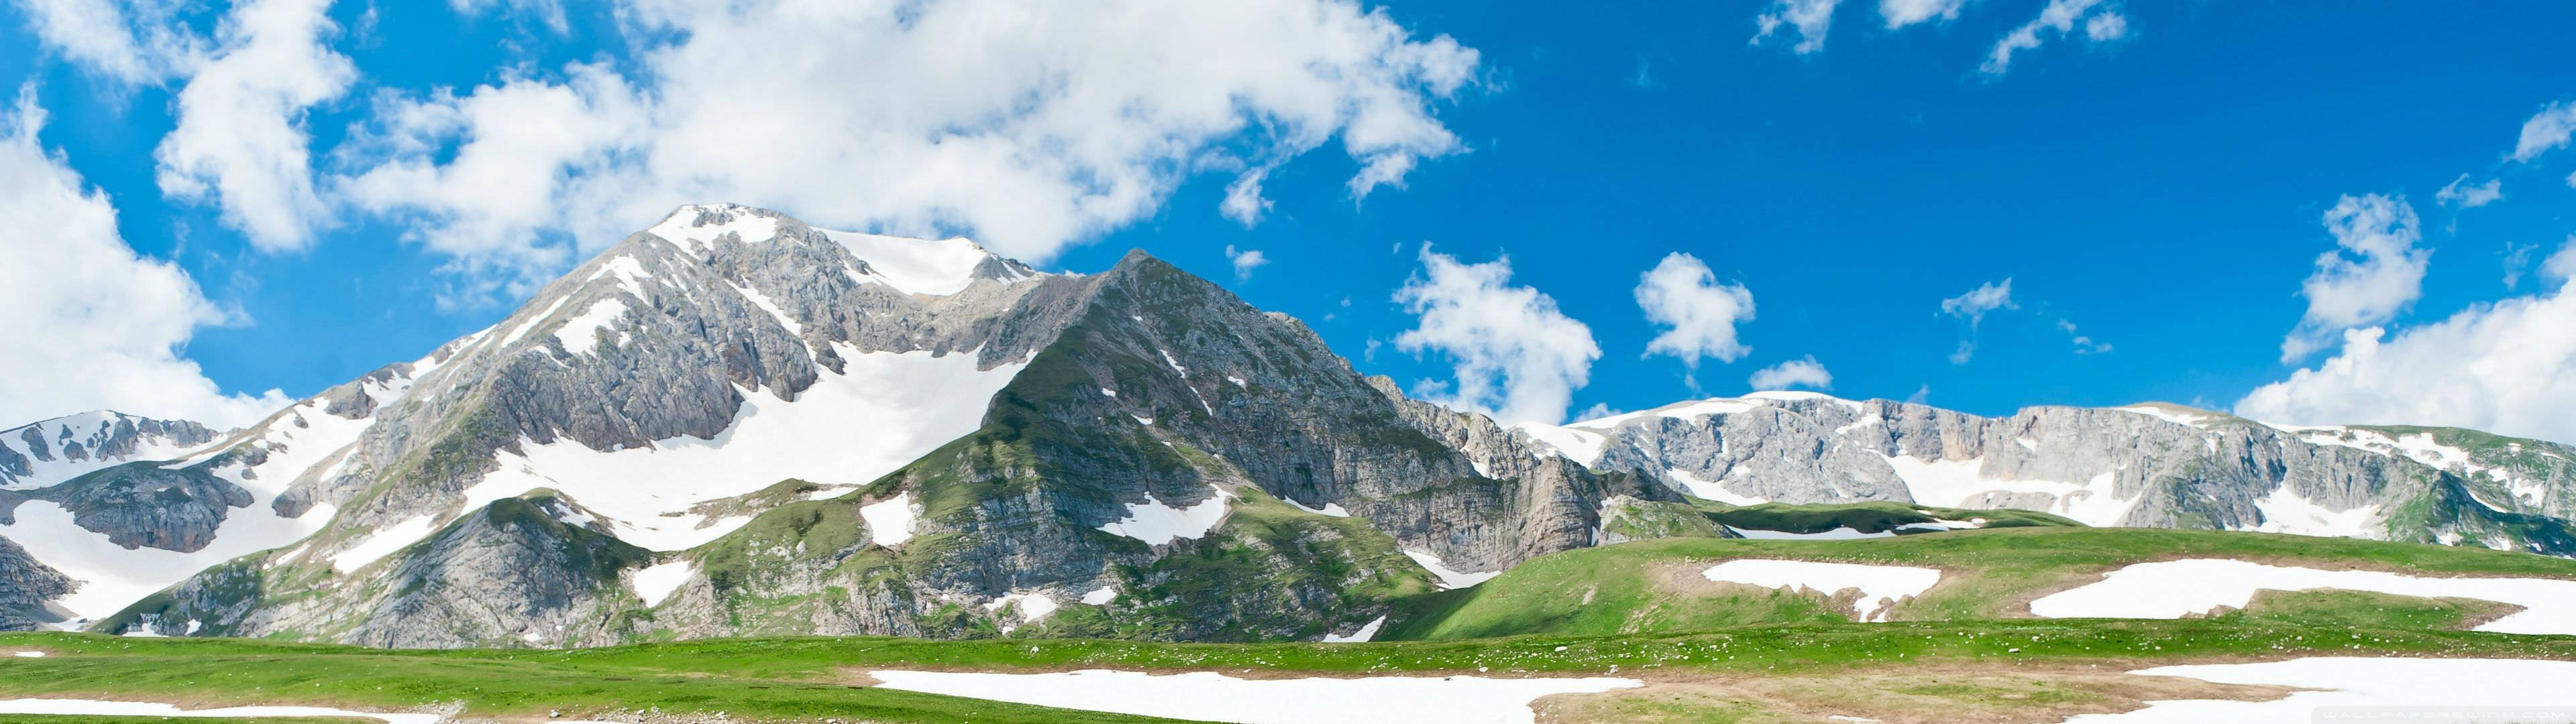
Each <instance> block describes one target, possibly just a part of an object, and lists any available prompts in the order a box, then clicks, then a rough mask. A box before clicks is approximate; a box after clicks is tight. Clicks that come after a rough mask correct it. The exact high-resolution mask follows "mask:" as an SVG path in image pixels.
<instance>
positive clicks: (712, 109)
mask: <svg viewBox="0 0 2576 724" xmlns="http://www.w3.org/2000/svg"><path fill="white" fill-rule="evenodd" d="M618 12H619V16H620V17H621V18H623V19H624V20H625V21H627V22H628V23H630V24H631V25H632V26H633V27H634V28H636V29H638V30H641V31H643V34H644V35H645V36H646V37H653V38H657V39H658V40H655V41H649V42H647V43H646V44H645V45H644V46H643V47H642V48H641V50H640V51H639V56H640V57H639V59H638V61H637V65H639V66H640V67H641V68H642V69H643V70H642V71H641V72H639V73H636V74H633V75H632V76H629V77H623V78H621V77H618V76H617V75H615V74H614V73H613V72H612V71H610V70H608V69H606V68H604V67H594V66H573V67H571V68H568V69H567V70H566V71H565V72H564V73H563V76H564V77H563V78H562V79H560V80H540V79H537V78H535V77H533V76H527V77H519V78H513V79H508V80H505V81H504V82H502V83H500V84H497V85H492V86H484V87H480V88H475V89H473V90H471V91H469V92H463V93H458V94H439V95H433V96H429V97H426V98H420V99H414V100H403V101H396V102H387V103H383V104H380V108H379V119H378V125H380V126H382V127H383V130H382V131H381V132H380V135H382V136H385V137H395V138H403V139H406V140H405V141H404V142H403V143H386V144H380V145H377V146H373V147H371V148H368V149H365V152H362V153H355V154H352V155H351V157H350V159H349V160H350V162H351V163H352V164H354V166H355V167H356V169H355V172H354V173H352V174H351V176H353V177H355V178H356V179H364V178H366V177H367V176H368V175H371V174H374V173H376V171H377V169H379V168H384V167H391V168H394V169H398V170H400V172H401V173H403V174H413V175H421V174H427V173H430V171H428V170H429V169H435V172H436V173H441V174H446V175H449V176H457V175H460V174H462V175H466V176H471V175H472V174H467V173H466V172H465V170H464V169H457V168H449V167H450V166H453V165H455V164H457V163H462V162H464V161H463V159H465V158H466V157H467V155H468V154H471V153H474V152H475V151H476V146H477V145H478V144H491V145H492V148H491V149H490V150H489V152H488V154H486V155H490V156H497V157H502V160H493V161H490V162H489V163H490V164H491V165H493V166H496V167H497V166H502V165H509V166H513V167H517V166H523V165H527V166H539V167H546V166H551V167H552V170H551V172H547V171H543V170H540V171H536V172H532V173H528V174H527V175H528V176H530V177H532V178H537V179H545V180H547V181H548V182H549V187H548V188H544V189H541V190H539V191H537V192H535V193H530V192H529V191H527V190H525V189H522V188H520V187H519V186H517V185H516V184H513V185H511V186H510V187H509V188H499V189H490V190H484V191H479V192H478V190H477V189H476V188H474V187H473V186H472V185H470V184H464V183H452V184H446V185H433V186H426V187H412V186H408V185H406V184H400V183H390V182H388V183H384V184H379V185H374V186H372V187H369V188H370V190H369V192H368V193H367V194H366V196H365V197H364V198H365V200H366V203H367V204H368V206H369V207H370V208H372V209H378V210H383V211H387V212H395V213H401V212H404V211H406V210H408V211H410V212H417V213H420V214H422V215H424V216H427V217H429V218H431V219H432V220H433V221H434V222H435V224H434V226H433V228H432V229H431V230H430V231H429V232H427V234H426V238H425V240H426V241H427V242H428V243H429V245H430V247H431V248H433V249H435V250H438V251H441V252H446V253H451V254H456V255H459V256H464V257H480V258H490V259H497V260H499V261H496V262H494V263H507V262H510V261H513V260H522V261H525V260H541V261H544V262H546V263H544V264H539V265H538V266H540V267H542V268H541V269H540V270H539V271H540V272H542V273H551V272H553V271H557V270H558V268H559V265H560V263H561V262H560V261H559V259H560V258H561V256H562V255H563V254H564V253H565V251H564V250H561V249H551V250H549V249H535V250H532V249H530V248H529V247H531V246H537V247H544V246H548V245H553V246H561V245H563V244H566V243H570V244H571V245H572V246H573V247H574V248H573V249H572V250H571V251H576V252H587V251H591V250H595V249H597V248H599V247H602V246H605V245H606V244H609V243H612V242H614V241H616V240H617V239H619V238H622V237H623V236H624V235H625V234H627V233H629V232H632V231H634V230H636V229H638V228H641V227H642V226H644V225H646V224H649V223H651V221H652V220H654V219H657V218H659V217H660V216H661V215H662V214H664V213H667V212H668V211H669V210H670V209H671V208H672V207H673V206H675V205H678V204H682V203H690V202H699V201H716V200H723V201H735V202H740V203H747V204H754V205H759V206H766V207H771V208H776V209H780V210H782V211H786V212H788V213H791V214H795V215H797V216H799V217H800V218H803V219H805V220H807V221H809V222H812V223H815V224H817V225H822V226H827V227H835V228H852V229H864V230H872V231H882V232H888V233H901V234H939V233H966V234H971V235H973V236H975V237H976V238H977V239H978V240H979V241H981V242H983V243H984V244H985V245H986V246H988V247H990V248H992V249H994V250H995V251H997V252H1000V253H1003V254H1006V255H1010V256H1014V257H1019V258H1022V259H1025V260H1028V261H1031V262H1036V263H1044V262H1045V261H1047V260H1048V259H1049V258H1051V257H1053V256H1054V255H1055V254H1056V253H1058V252H1059V251H1061V250H1062V249H1064V248H1065V247H1066V246H1068V245H1071V244H1074V243H1078V242H1081V241H1083V240H1086V239H1088V238H1091V237H1094V236H1097V235H1099V234H1101V233H1104V232H1106V231H1108V230H1110V229H1113V228H1116V227H1118V226H1121V225H1124V224H1127V223H1130V222H1132V221H1134V220H1136V219H1139V218H1144V217H1145V216H1148V215H1150V214H1152V213H1154V212H1155V211H1156V210H1157V209H1158V208H1159V207H1160V206H1161V205H1162V203H1163V202H1164V200H1165V199H1166V198H1167V197H1168V196H1169V194H1170V192H1171V191H1172V190H1173V189H1174V188H1175V187H1177V186H1178V185H1179V183H1180V182H1181V181H1182V180H1184V179H1185V178H1187V177H1188V176H1191V175H1194V174H1196V173H1200V172H1204V171H1208V170H1214V169H1243V168H1247V167H1249V168H1255V169H1263V168H1268V167H1270V166H1273V165H1275V164H1277V163H1280V162H1282V161H1283V160H1285V159H1287V158H1290V157H1293V156H1296V155H1299V154H1303V153H1305V152H1308V151H1312V150H1316V149H1319V148H1322V147H1324V146H1325V145H1326V144H1328V143H1338V145H1339V147H1340V152H1341V153H1342V155H1344V156H1347V157H1348V158H1350V159H1351V160H1352V161H1353V162H1355V163H1356V164H1357V165H1358V167H1359V168H1358V170H1357V171H1356V172H1355V173H1354V174H1353V175H1352V177H1351V178H1350V180H1349V183H1348V187H1349V189H1350V193H1351V194H1352V196H1353V197H1355V198H1356V197H1361V196H1365V195H1366V194H1368V193H1370V192H1371V191H1372V190H1374V189H1375V188H1377V187H1379V186H1383V185H1400V184H1401V182H1402V179H1403V177H1404V175H1405V173H1406V172H1407V171H1409V170H1410V169H1412V168H1413V166H1414V165H1415V164H1416V162H1418V161H1419V160H1420V159H1424V158H1431V157H1437V156H1443V155H1448V154H1454V153H1460V152H1463V151H1464V150H1465V146H1464V145H1463V144H1462V143H1461V142H1460V141H1459V140H1458V138H1457V137H1456V136H1455V135H1454V134H1452V133H1451V132H1450V131H1449V130H1448V128H1447V127H1446V126H1444V125H1443V124H1442V123H1441V122H1440V121H1439V120H1438V119H1437V118H1436V117H1435V116H1434V114H1433V110H1434V108H1433V106H1434V105H1435V104H1437V103H1440V102H1443V101H1444V100H1446V99H1450V98H1454V97H1455V96H1456V95H1457V94H1458V93H1459V92H1460V91H1461V90H1462V89H1464V88H1466V87H1467V86H1468V85H1469V84H1471V83H1472V82H1473V81H1474V74H1475V73H1476V70H1477V68H1478V67H1479V62H1480V61H1479V60H1478V56H1477V53H1476V51H1475V50H1474V49H1471V48H1466V47H1462V46H1460V45H1459V44H1458V43H1457V42H1456V41H1454V40H1452V39H1450V38H1449V37H1447V36H1436V37H1430V38H1421V37H1416V36H1415V35H1414V34H1413V33H1412V31H1410V30H1408V29H1407V28H1405V27H1404V26H1402V25H1399V24H1397V23H1396V22H1395V21H1394V20H1393V19H1391V18H1389V17H1388V16H1387V15H1386V14H1385V13H1384V12H1383V11H1370V10H1366V9H1363V8H1362V7H1361V6H1360V5H1359V4H1358V3H1356V2H1353V1H1351V0H1258V1H1254V2H1240V3H1205V2H1188V1H1185V0H1121V1H1120V2H1097V3H1060V2H1043V1H1041V0H948V1H944V2H925V3H905V4H881V3H850V2H844V1H843V0H748V1H743V2H733V1H729V0H728V1H719V0H627V1H626V2H625V3H623V4H622V5H621V6H620V8H619V11H618ZM669 31H685V32H669ZM852 69H868V72H852ZM502 95H522V96H529V97H531V99H530V100H531V105H532V106H538V108H537V109H536V111H535V112H537V113H539V115H534V116H529V115H512V114H504V113H501V112H497V111H493V112H478V110H477V109H476V108H475V106H477V105H479V104H482V103H484V102H485V96H502ZM539 96H551V97H552V98H553V100H552V101H551V102H549V103H546V104H542V105H540V104H535V103H533V100H534V98H535V97H539ZM439 106H444V107H446V108H447V110H444V111H440V110H436V109H434V108H433V107H439ZM442 114H444V117H445V119H446V120H452V122H448V123H443V124H442V123H414V122H413V121H411V120H410V117H412V116H430V117H438V116H441V115H442ZM529 125H558V126H562V127H564V128H566V129H569V130H567V131H565V132H563V133H561V134H559V135H558V134H551V133H547V132H543V131H538V130H531V129H527V128H523V126H529ZM532 135H534V136H540V137H537V138H528V136H532ZM509 138H516V139H518V140H517V141H514V142H512V143H524V144H533V145H535V146H536V147H537V150H538V153H537V154H536V155H537V158H536V159H535V160H534V161H533V162H532V161H528V160H525V159H515V158H510V154H511V152H512V149H513V148H516V146H514V145H511V144H505V143H503V142H502V141H501V140H498V139H509ZM448 144H461V145H460V146H459V149H460V150H459V151H458V153H457V157H458V159H460V160H459V161H455V162H448V161H443V160H442V159H441V157H440V154H439V153H438V149H439V148H441V147H442V146H443V145H448ZM1261 178H1262V176H1261V175H1260V172H1259V171H1255V172H1254V173H1253V174H1251V175H1247V176H1244V177H1239V178H1238V179H1237V180H1236V183H1235V185H1234V187H1232V188H1229V190H1228V191H1229V193H1228V200H1227V202H1226V203H1225V204H1222V205H1221V206H1220V210H1221V212H1223V213H1225V214H1226V215H1227V216H1228V217H1230V218H1233V219H1235V220H1237V221H1239V222H1244V221H1245V220H1246V219H1252V220H1256V221H1257V219H1258V212H1259V211H1260V210H1263V209H1265V208H1266V201H1263V200H1262V199H1261V198H1260V194H1259V184H1260V181H1261ZM363 186H367V184H364V183H359V182H356V181H353V182H352V187H353V188H356V187H363ZM407 188H421V189H423V191H422V192H421V193H418V194H406V193H404V190H405V189H407ZM531 198H533V199H535V201H533V202H532V201H531V200H530V199H531ZM1246 223H1249V222H1246ZM527 231H534V232H536V233H533V234H532V233H526V232H527ZM531 239H535V240H537V241H534V242H531V241H530V240H531ZM567 240H568V241H567Z"/></svg>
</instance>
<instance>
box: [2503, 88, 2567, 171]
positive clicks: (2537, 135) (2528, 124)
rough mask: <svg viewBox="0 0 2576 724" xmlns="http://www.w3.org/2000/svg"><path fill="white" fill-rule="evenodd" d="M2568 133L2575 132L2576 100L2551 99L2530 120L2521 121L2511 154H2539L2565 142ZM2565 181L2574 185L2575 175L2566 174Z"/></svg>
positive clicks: (2517, 157)
mask: <svg viewBox="0 0 2576 724" xmlns="http://www.w3.org/2000/svg"><path fill="white" fill-rule="evenodd" d="M2571 135H2576V103H2570V102H2568V101H2559V102H2556V103H2551V104H2549V105H2548V106H2546V107H2543V108H2541V109H2540V112H2539V113H2536V114H2533V115H2532V116H2531V120H2527V121H2523V122H2522V137H2521V138H2519V139H2516V140H2515V141H2514V144H2513V155H2512V156H2510V158H2512V159H2513V160H2515V161H2529V160H2531V159H2534V158H2538V157H2539V156H2540V154H2543V153H2547V152H2549V150H2550V149H2554V148H2559V147H2563V146H2566V145H2567V139H2568V137H2569V136H2571ZM2568 184H2569V185H2571V186H2576V176H2569V177H2568Z"/></svg>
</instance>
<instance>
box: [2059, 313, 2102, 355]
mask: <svg viewBox="0 0 2576 724" xmlns="http://www.w3.org/2000/svg"><path fill="white" fill-rule="evenodd" d="M2057 329H2058V331H2061V332H2065V333H2066V336H2067V341H2070V342H2074V343H2075V353H2076V354H2102V353H2105V352H2109V351H2111V343H2109V342H2097V341H2094V339H2093V338H2092V337H2089V336H2086V335H2085V334H2084V333H2083V332H2080V331H2077V330H2076V328H2075V322H2074V321H2073V320H2067V319H2060V320H2057Z"/></svg>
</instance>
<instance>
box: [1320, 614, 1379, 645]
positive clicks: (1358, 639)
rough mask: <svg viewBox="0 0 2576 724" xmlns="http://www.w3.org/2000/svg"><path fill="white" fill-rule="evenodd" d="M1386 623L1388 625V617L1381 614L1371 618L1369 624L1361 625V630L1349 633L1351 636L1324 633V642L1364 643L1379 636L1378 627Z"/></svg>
mask: <svg viewBox="0 0 2576 724" xmlns="http://www.w3.org/2000/svg"><path fill="white" fill-rule="evenodd" d="M1385 625H1386V617H1385V616H1379V617H1377V618H1375V619H1371V620H1370V621H1369V622H1368V625H1366V626H1361V627H1360V630H1358V631H1353V632H1351V635H1349V636H1335V635H1333V634H1332V633H1330V632H1326V633H1325V634H1324V643H1328V644H1356V643H1362V642H1365V641H1368V640H1369V639H1373V638H1377V629H1378V627H1380V626H1385Z"/></svg>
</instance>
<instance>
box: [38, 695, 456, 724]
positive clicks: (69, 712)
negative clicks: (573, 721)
mask: <svg viewBox="0 0 2576 724" xmlns="http://www.w3.org/2000/svg"><path fill="white" fill-rule="evenodd" d="M0 714H49V715H57V716H146V717H150V716H159V717H180V718H191V719H232V718H247V717H299V716H301V717H320V716H330V717H349V718H355V719H374V720H376V721H381V722H388V723H389V724H438V721H439V719H440V718H441V717H440V716H439V715H437V714H376V713H371V712H363V711H350V710H347V709H332V708H327V707H319V706H235V707H226V708H222V709H196V710H186V709H181V708H179V707H176V706H171V705H169V704H162V703H158V702H149V701H98V700H93V699H10V700H7V701H0Z"/></svg>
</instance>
